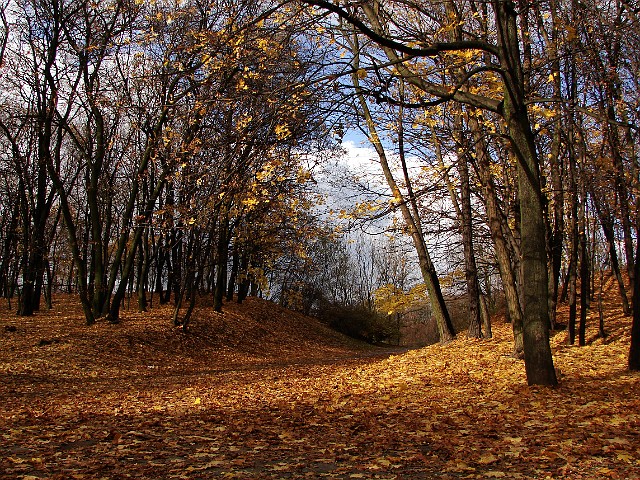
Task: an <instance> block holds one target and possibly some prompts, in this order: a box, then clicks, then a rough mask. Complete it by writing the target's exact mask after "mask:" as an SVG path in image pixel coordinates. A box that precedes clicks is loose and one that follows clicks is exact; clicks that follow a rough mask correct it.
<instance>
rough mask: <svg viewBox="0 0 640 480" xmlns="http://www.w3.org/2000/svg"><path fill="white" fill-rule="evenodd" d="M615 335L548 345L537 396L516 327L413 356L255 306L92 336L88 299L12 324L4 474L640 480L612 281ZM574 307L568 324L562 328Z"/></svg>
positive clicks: (138, 318)
mask: <svg viewBox="0 0 640 480" xmlns="http://www.w3.org/2000/svg"><path fill="white" fill-rule="evenodd" d="M607 287H608V288H607V290H606V292H605V293H606V294H607V296H606V299H605V302H604V309H605V312H604V313H605V319H606V323H605V325H606V330H607V333H608V336H607V338H606V339H604V340H603V339H601V338H598V337H597V312H595V311H593V312H591V314H590V315H591V317H590V320H589V327H588V329H587V339H588V344H587V346H585V347H576V346H567V338H566V333H565V332H560V333H557V334H556V335H555V336H554V337H553V338H552V340H551V343H552V349H553V353H554V359H555V364H556V367H557V369H558V373H559V377H560V384H559V386H558V387H556V388H544V387H527V386H526V382H525V373H524V365H523V363H522V362H521V361H519V360H516V359H514V358H512V357H511V356H510V353H511V351H512V333H511V330H510V326H509V325H506V324H504V323H503V322H501V321H500V320H499V319H495V322H494V328H493V333H494V337H493V338H492V339H490V340H477V339H469V338H465V337H464V336H463V335H458V337H457V338H456V340H454V341H453V342H452V343H450V344H448V345H444V346H443V345H433V346H430V347H426V348H423V349H419V350H412V351H399V350H395V351H392V350H389V349H382V348H379V347H370V346H366V345H363V344H359V343H354V341H352V340H349V339H347V338H345V337H342V336H340V335H339V334H336V333H335V332H332V331H330V330H328V329H327V328H326V327H324V326H323V325H322V324H320V323H319V322H317V321H316V320H314V319H311V318H308V317H304V316H302V315H300V314H297V313H293V312H290V311H287V310H285V309H282V308H280V307H277V306H275V305H273V304H271V303H268V302H265V301H262V300H258V299H255V298H249V299H248V300H247V301H246V302H245V303H244V304H242V305H236V304H231V303H229V304H226V305H225V313H224V314H218V313H214V312H213V311H212V310H211V309H210V308H209V307H205V306H201V307H198V308H197V309H196V311H195V312H194V317H193V319H192V324H191V328H190V330H189V332H188V333H184V332H182V331H181V330H179V329H175V328H173V327H171V322H170V321H169V319H170V317H171V309H170V308H169V307H162V308H155V309H154V310H153V311H152V313H135V312H134V311H132V310H125V311H124V312H123V323H122V324H121V325H118V326H116V325H111V324H108V323H106V322H99V323H98V324H96V325H94V326H92V327H86V326H82V323H83V322H82V321H81V319H82V311H81V310H80V308H79V307H78V306H77V305H76V302H77V301H76V300H75V298H74V299H69V298H57V299H56V301H55V304H54V309H53V310H52V311H50V312H47V313H45V312H42V313H40V314H38V315H36V316H35V317H30V318H20V319H18V318H17V317H15V316H14V315H13V313H12V312H9V311H8V310H7V308H6V304H3V305H2V306H1V307H2V310H1V312H2V313H1V314H0V325H1V327H0V328H2V330H0V377H1V381H0V397H1V398H2V399H3V401H2V403H1V404H0V431H1V432H2V434H1V436H0V448H1V450H2V452H3V455H2V458H1V459H0V478H7V479H9V478H11V479H13V478H22V479H35V478H54V479H69V478H398V479H400V478H411V479H413V478H560V477H564V478H637V477H638V476H640V451H639V450H638V447H639V444H638V437H637V431H638V428H639V427H640V414H639V412H640V400H639V393H640V383H639V382H638V375H637V373H632V372H629V371H628V370H627V368H626V359H627V351H628V338H629V330H630V323H631V322H630V320H629V318H628V317H624V316H623V315H622V312H621V310H620V308H619V306H618V298H617V296H616V295H615V290H614V288H613V282H612V281H609V282H608V284H607ZM566 313H567V312H566V311H565V309H562V308H561V309H560V317H563V315H566Z"/></svg>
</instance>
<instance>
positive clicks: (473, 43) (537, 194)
mask: <svg viewBox="0 0 640 480" xmlns="http://www.w3.org/2000/svg"><path fill="white" fill-rule="evenodd" d="M307 3H309V4H311V5H316V6H318V7H320V8H322V9H325V10H327V11H329V12H333V13H335V14H337V15H338V16H340V17H341V18H343V19H345V20H346V21H347V22H349V23H351V24H352V25H354V26H355V27H356V28H357V29H358V30H359V31H360V32H361V33H363V34H365V35H366V36H367V37H369V38H370V39H371V40H372V41H374V42H375V43H376V44H377V45H379V46H380V49H381V50H382V52H383V53H384V55H385V56H386V57H387V60H388V61H389V62H390V63H391V64H392V65H393V68H394V72H395V73H394V75H396V76H400V77H402V78H404V79H405V80H406V81H407V82H408V83H409V84H411V85H412V86H413V87H414V88H416V89H417V90H418V91H420V92H421V93H423V94H424V95H425V96H427V97H430V98H431V99H433V100H424V101H426V102H435V103H438V102H442V101H448V100H449V101H456V102H460V103H463V104H466V105H469V106H472V107H477V108H481V109H483V110H487V111H490V112H494V113H497V114H499V115H501V116H502V118H503V119H504V122H505V125H506V128H507V132H508V135H509V140H510V144H511V147H512V150H513V152H514V155H515V157H516V159H517V165H518V191H519V198H520V212H521V217H522V219H521V233H522V244H521V253H522V271H523V277H524V283H523V304H524V318H523V342H524V352H525V366H526V371H527V379H528V382H529V383H530V384H543V385H555V384H556V383H557V378H556V375H555V369H554V367H553V360H552V356H551V349H550V347H549V324H550V320H549V312H548V305H547V299H548V274H547V255H546V238H545V222H544V209H543V194H542V188H541V183H540V164H539V161H538V155H537V151H536V147H535V142H534V135H533V131H532V128H531V123H530V119H529V113H528V108H527V91H526V88H525V83H524V81H525V78H524V73H523V65H522V59H521V55H520V53H521V49H520V38H519V36H518V28H517V20H518V16H519V15H521V14H526V12H527V9H526V8H521V9H520V11H518V10H516V7H515V4H513V3H512V2H511V1H508V0H495V1H494V2H492V3H491V8H492V13H493V19H492V20H493V25H492V26H493V28H495V31H496V34H495V37H494V38H493V39H492V42H489V41H484V40H478V39H476V38H469V39H465V40H462V41H438V39H437V38H436V35H434V34H433V33H432V32H420V35H419V36H416V35H414V33H415V29H414V28H413V25H415V22H412V23H411V24H409V23H401V21H402V20H404V18H405V17H404V16H403V15H402V13H404V12H406V11H407V10H408V11H410V12H411V13H412V14H413V15H420V14H421V11H420V10H419V8H417V6H415V5H413V4H408V5H405V4H404V2H403V3H402V4H400V3H396V2H384V3H383V2H379V1H374V2H372V3H367V4H363V5H360V6H358V7H355V9H352V10H348V9H345V8H342V7H340V6H339V5H336V4H333V3H331V2H328V1H324V0H310V1H308V2H307ZM392 11H393V15H391V14H390V12H392ZM358 14H361V15H362V16H360V15H358ZM363 18H364V19H366V21H367V22H368V23H367V24H365V22H364V20H363ZM391 25H393V36H391V34H390V33H389V32H390V26H391ZM426 25H429V26H432V25H433V22H427V23H426ZM446 25H447V23H446V22H443V24H441V25H439V26H446ZM402 35H404V36H402ZM414 45H415V46H414ZM448 52H451V53H460V54H465V53H466V52H468V53H469V54H472V55H473V54H474V52H480V53H481V54H483V55H484V58H482V57H481V60H485V61H484V63H483V64H482V65H481V66H479V67H477V68H475V69H473V70H471V72H470V73H469V75H467V76H466V77H465V78H463V81H464V82H466V80H468V79H469V78H470V77H472V76H475V75H481V74H483V73H485V72H497V73H499V75H500V77H499V82H500V88H501V90H500V91H499V92H498V91H496V92H493V95H495V96H498V95H499V97H498V98H495V97H494V96H484V95H478V94H475V93H468V92H466V91H465V90H464V89H462V88H461V86H462V84H461V83H458V84H455V86H454V87H452V88H450V87H448V86H446V85H442V84H441V83H438V82H435V81H433V80H432V79H431V78H429V77H428V76H427V75H424V74H420V66H417V65H416V62H415V59H419V60H420V62H426V63H432V64H436V62H435V61H434V60H435V59H438V60H441V61H444V60H445V58H444V57H445V54H446V53H448ZM402 55H406V56H407V58H403V57H402ZM432 59H433V60H432ZM487 60H488V61H487ZM370 68H371V69H372V70H373V69H375V70H377V71H379V70H380V69H381V67H380V66H379V65H372V66H371V67H370Z"/></svg>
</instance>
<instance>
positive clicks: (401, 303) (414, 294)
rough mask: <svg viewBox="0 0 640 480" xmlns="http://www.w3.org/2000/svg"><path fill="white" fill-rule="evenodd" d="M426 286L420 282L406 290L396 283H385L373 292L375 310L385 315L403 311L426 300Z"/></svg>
mask: <svg viewBox="0 0 640 480" xmlns="http://www.w3.org/2000/svg"><path fill="white" fill-rule="evenodd" d="M426 295H427V293H426V286H425V285H424V284H423V283H420V284H418V285H416V286H414V287H413V288H411V289H410V290H409V291H408V292H405V291H403V290H402V289H401V288H399V287H398V286H396V285H392V284H387V285H383V286H382V287H380V288H378V289H377V290H376V291H375V292H373V296H374V303H375V306H376V310H378V311H380V312H382V313H385V314H387V315H394V314H396V313H404V312H406V311H408V310H410V309H411V308H414V307H415V306H417V305H418V304H420V303H422V302H424V301H425V300H426V298H427V297H426Z"/></svg>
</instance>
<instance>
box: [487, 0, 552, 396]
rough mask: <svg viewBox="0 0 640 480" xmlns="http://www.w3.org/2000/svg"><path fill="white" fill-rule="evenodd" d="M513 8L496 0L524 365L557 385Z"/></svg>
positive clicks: (538, 196) (538, 195) (542, 381)
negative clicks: (514, 186)
mask: <svg viewBox="0 0 640 480" xmlns="http://www.w3.org/2000/svg"><path fill="white" fill-rule="evenodd" d="M514 8H515V6H514V4H513V3H512V2H511V1H509V0H496V23H497V27H498V43H499V44H500V45H501V46H502V48H503V53H502V58H501V62H502V66H503V69H504V70H505V72H506V74H505V77H504V80H503V81H504V86H505V88H504V103H503V114H504V118H505V120H506V122H507V127H508V129H509V136H510V139H511V145H512V148H513V150H514V152H515V154H516V157H517V159H518V169H517V171H518V193H519V196H520V216H521V227H520V228H521V237H522V238H521V246H520V250H521V254H522V262H521V268H522V278H523V284H522V292H523V297H524V298H523V304H524V319H523V340H524V359H525V369H526V372H527V381H528V382H529V384H530V385H556V384H557V383H558V380H557V378H556V372H555V368H554V366H553V357H552V355H551V347H550V345H549V325H550V319H549V308H548V307H549V305H548V298H549V281H548V278H549V277H548V270H547V249H546V236H545V222H544V208H543V197H542V195H543V193H542V189H541V184H540V170H539V165H538V158H537V152H536V148H535V144H534V139H533V132H532V131H531V124H530V121H529V118H528V113H527V108H526V104H525V94H524V91H523V83H522V72H521V70H520V69H521V63H520V53H519V47H518V33H517V26H516V12H515V10H514Z"/></svg>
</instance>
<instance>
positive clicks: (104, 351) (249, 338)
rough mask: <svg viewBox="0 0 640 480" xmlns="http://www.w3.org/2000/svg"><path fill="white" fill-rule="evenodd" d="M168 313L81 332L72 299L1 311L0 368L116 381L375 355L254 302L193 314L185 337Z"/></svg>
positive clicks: (129, 316) (132, 315)
mask: <svg viewBox="0 0 640 480" xmlns="http://www.w3.org/2000/svg"><path fill="white" fill-rule="evenodd" d="M172 313H173V309H172V307H171V306H169V305H163V306H160V307H154V308H152V309H150V310H149V311H148V312H143V313H139V312H137V311H135V310H125V311H124V312H123V316H122V317H123V318H122V321H121V323H120V324H117V325H112V324H109V323H107V322H104V321H102V322H98V323H97V324H95V325H93V326H91V327H87V326H86V325H85V324H84V321H83V316H82V312H81V310H80V309H79V308H78V305H77V301H76V299H75V297H68V296H63V297H62V298H60V299H58V300H56V302H55V304H54V308H53V310H51V311H46V310H44V311H42V312H40V313H38V314H36V315H35V316H34V317H26V318H24V317H23V318H18V317H15V316H14V315H13V314H12V312H9V311H7V309H5V308H3V309H2V310H0V329H2V330H0V345H1V346H2V358H1V360H2V365H3V367H1V368H3V369H4V371H7V370H8V371H11V372H13V373H19V372H23V371H29V372H32V373H36V372H37V373H40V374H43V375H46V374H47V373H54V372H55V373H57V374H60V373H65V374H67V375H73V374H74V373H77V374H81V375H84V374H86V373H87V372H92V371H95V372H100V374H105V373H108V374H109V375H111V376H114V375H116V376H117V375H119V374H128V373H148V371H149V370H161V371H165V370H166V371H172V370H175V371H179V372H185V371H186V370H192V369H195V370H201V369H206V370H215V369H221V368H222V369H233V368H240V367H246V366H247V365H248V364H252V365H268V364H272V363H273V364H278V363H295V362H314V361H327V360H330V359H332V358H335V359H339V358H352V357H357V356H360V355H362V356H368V355H372V354H373V355H375V354H376V352H378V351H381V349H376V348H375V347H372V346H369V345H366V344H364V343H362V342H358V341H356V340H353V339H350V338H348V337H346V336H344V335H342V334H340V333H337V332H335V331H333V330H331V329H330V328H328V327H327V326H326V325H324V324H322V323H321V322H319V321H318V320H317V319H315V318H312V317H307V316H305V315H302V314H300V313H297V312H293V311H290V310H287V309H285V308H282V307H280V306H278V305H276V304H274V303H272V302H268V301H265V300H261V299H258V298H252V297H250V298H248V299H247V300H246V301H245V302H244V303H243V304H241V305H238V304H237V303H234V302H229V303H226V304H225V306H224V310H223V313H216V312H214V311H213V310H212V309H211V308H210V307H207V306H203V307H199V308H196V310H195V312H194V315H193V318H192V320H191V323H190V325H189V330H188V332H186V333H185V332H183V331H182V329H180V328H175V327H173V326H172V323H171V318H172ZM14 329H15V331H13V330H14ZM49 369H51V371H50V372H49ZM1 371H2V370H0V372H1Z"/></svg>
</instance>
